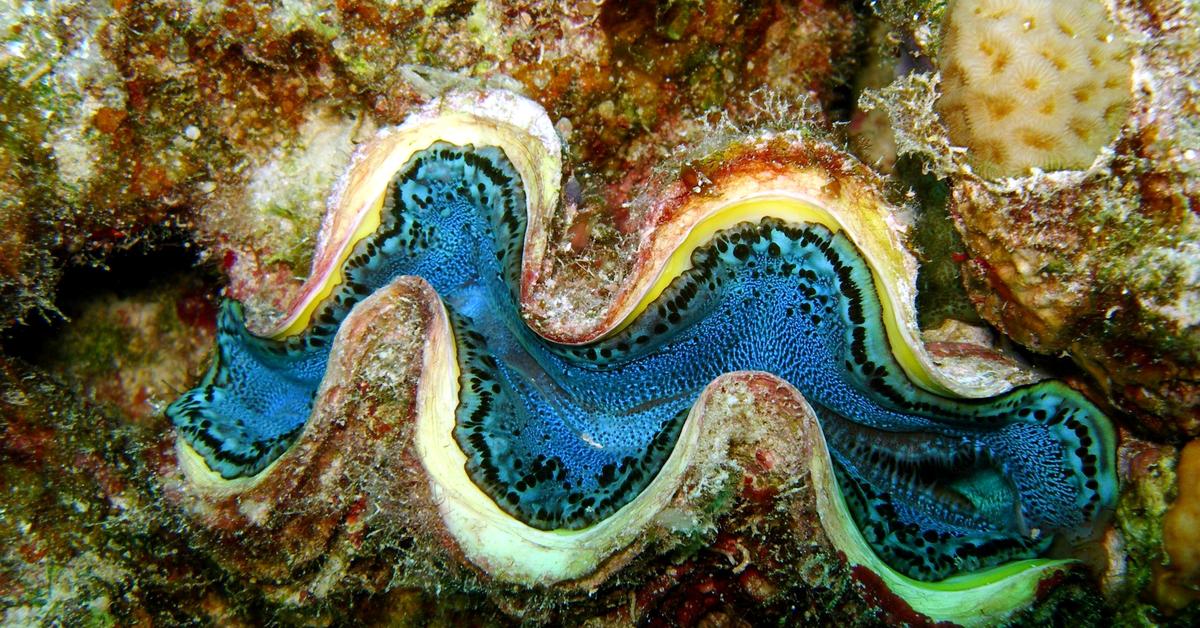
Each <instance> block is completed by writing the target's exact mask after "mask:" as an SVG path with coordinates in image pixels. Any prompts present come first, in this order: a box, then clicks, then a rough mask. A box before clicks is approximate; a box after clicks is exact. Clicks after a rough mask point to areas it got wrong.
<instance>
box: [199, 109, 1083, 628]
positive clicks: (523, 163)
mask: <svg viewBox="0 0 1200 628" xmlns="http://www.w3.org/2000/svg"><path fill="white" fill-rule="evenodd" d="M435 142H447V143H450V144H455V145H474V146H484V145H489V146H498V147H500V148H501V149H502V150H503V151H504V152H505V154H506V156H507V157H508V158H509V160H510V161H511V162H512V164H513V166H514V168H515V169H516V171H517V172H518V173H519V174H520V176H521V180H522V182H523V184H524V186H525V190H526V199H527V215H528V226H527V231H526V235H525V242H524V253H523V254H524V258H523V259H524V270H523V276H522V295H525V294H527V293H528V291H529V286H530V284H532V283H535V282H537V281H539V280H540V279H541V273H542V272H543V269H544V268H549V266H548V265H546V264H545V262H546V259H545V258H546V255H547V250H548V241H547V240H548V233H547V228H546V227H547V225H548V224H549V222H550V220H551V219H552V218H553V216H554V213H555V212H556V211H557V207H558V194H559V180H560V177H561V172H562V161H561V154H560V153H561V145H560V143H559V140H558V138H557V136H556V135H555V133H554V129H553V126H552V125H551V124H550V121H549V118H548V117H546V114H545V112H544V110H542V109H541V107H540V106H539V105H537V104H536V103H534V102H533V101H530V100H528V99H525V98H523V97H520V96H516V95H514V94H511V93H508V92H502V91H490V92H484V93H465V94H455V95H451V96H448V97H446V98H445V99H443V100H440V101H437V102H434V103H432V104H430V105H429V106H427V107H424V108H422V109H421V110H419V111H418V112H417V113H415V114H414V115H413V116H412V117H410V118H409V120H407V121H406V122H405V123H404V124H402V125H401V126H399V127H397V128H394V129H389V130H385V131H382V132H381V133H380V134H379V136H378V137H377V138H375V140H374V141H372V142H370V143H369V144H368V145H366V146H364V147H362V148H361V149H359V150H358V151H357V153H356V155H355V157H354V159H353V162H352V165H351V166H350V169H349V171H348V172H347V173H346V175H345V176H344V177H343V178H342V179H341V180H340V182H339V184H338V186H337V187H336V189H335V190H334V192H333V194H332V197H331V200H330V203H329V210H328V214H327V216H326V218H325V222H324V224H323V226H322V231H321V235H320V238H319V244H318V251H317V254H316V256H315V261H314V263H313V272H312V275H311V276H310V277H309V279H308V280H307V281H306V282H305V284H304V288H303V290H302V296H301V297H300V298H298V299H297V300H296V302H295V304H294V306H293V307H292V308H291V309H290V312H289V315H288V316H287V318H286V319H285V320H284V321H282V322H281V323H280V324H279V325H278V326H277V328H276V329H274V330H273V331H272V335H273V336H274V337H277V338H283V337H287V336H291V335H294V334H296V333H299V332H300V331H302V330H303V329H304V328H306V327H307V325H308V324H309V321H310V319H311V316H312V313H313V310H314V309H315V307H316V305H317V304H318V303H319V302H320V300H321V299H322V298H324V296H327V295H328V294H330V293H331V291H332V290H333V288H334V287H336V286H337V285H338V284H339V283H340V282H341V281H343V280H344V278H343V276H342V271H341V264H342V262H343V261H344V260H345V259H346V258H347V256H348V255H349V251H350V250H351V249H352V248H353V246H354V243H355V242H357V240H358V239H360V238H361V237H364V236H365V235H366V234H368V233H370V232H371V231H372V230H373V229H374V228H375V227H377V226H378V224H379V222H380V211H381V207H382V199H383V195H384V190H385V188H386V186H387V184H388V182H389V181H390V180H391V178H392V177H393V175H394V174H395V173H396V172H397V171H398V170H399V169H400V168H401V167H403V165H404V164H405V163H407V162H408V160H409V159H410V158H411V157H412V155H413V154H415V153H416V152H418V151H420V150H423V149H424V148H427V147H428V146H430V145H432V144H433V143H435ZM789 142H790V148H791V150H792V151H793V152H794V154H797V155H799V154H806V155H811V154H813V153H815V154H819V155H826V154H835V153H838V149H836V147H833V146H832V145H828V144H823V143H820V142H818V141H816V140H811V139H807V138H792V139H791V140H789ZM773 157H775V158H776V159H775V161H774V162H773V163H772V165H771V166H770V167H765V166H764V167H761V168H760V167H755V166H754V160H753V159H751V160H749V161H748V163H750V167H746V168H742V169H740V170H737V171H734V172H731V173H728V174H726V175H724V176H719V177H716V178H715V179H714V181H713V184H712V185H711V186H709V188H708V189H707V190H706V191H705V193H704V194H702V195H701V194H695V195H684V197H683V198H682V199H681V201H680V202H679V203H677V204H676V205H675V206H674V207H672V208H671V211H670V212H669V215H668V214H666V213H664V215H663V216H662V220H660V221H658V222H656V223H655V226H654V227H653V228H652V229H651V231H650V232H649V233H647V234H645V235H644V237H643V247H642V250H641V251H640V252H639V257H638V260H637V262H636V263H635V266H634V269H633V271H632V272H631V274H630V275H629V277H628V278H627V279H626V281H625V286H624V287H623V288H622V289H621V291H620V292H619V294H618V296H617V297H616V298H615V299H614V301H613V302H612V303H611V304H610V306H609V307H608V311H607V312H606V313H605V315H604V316H603V317H602V322H601V324H599V325H598V326H597V327H596V328H594V329H591V330H584V332H583V334H582V335H583V336H588V337H592V338H595V337H599V336H601V335H603V334H606V333H610V332H612V331H613V330H616V329H619V328H620V327H621V326H622V325H623V324H625V323H626V321H628V320H630V319H631V318H633V317H635V316H637V314H638V313H639V312H641V311H642V310H643V309H644V308H645V307H646V305H647V304H649V303H650V302H651V301H652V300H653V299H654V297H655V296H657V295H658V294H659V293H661V292H662V290H663V289H664V288H665V286H666V285H667V283H669V281H670V280H671V279H672V278H673V277H675V276H677V275H678V273H679V272H681V271H682V270H683V269H684V268H685V267H686V264H687V263H688V262H687V260H688V259H689V257H690V252H691V250H692V249H694V248H695V247H696V246H699V245H701V244H703V243H704V242H705V241H706V240H707V239H708V238H710V237H711V236H712V234H713V233H715V232H716V231H719V230H720V229H722V228H724V227H727V226H730V225H732V224H736V223H737V222H741V221H744V220H757V219H761V218H763V217H766V216H775V217H780V218H783V219H786V220H792V221H800V222H817V223H820V224H824V225H826V226H827V227H829V228H831V229H835V230H840V231H843V232H845V233H846V234H847V236H848V237H849V238H850V239H851V240H852V241H854V242H855V243H856V244H857V245H858V246H859V248H860V249H861V251H862V252H863V254H864V256H865V257H866V259H867V261H868V263H869V264H870V266H871V268H872V269H873V272H874V277H875V283H876V287H877V288H878V290H879V294H880V296H881V300H882V302H883V304H884V309H885V311H886V313H887V315H886V316H885V322H886V325H887V334H888V338H889V341H890V342H891V344H892V347H893V350H894V351H895V352H896V355H897V357H898V358H899V360H900V362H901V363H902V365H903V367H904V368H905V370H906V371H908V372H909V375H910V376H911V377H912V378H913V379H914V381H917V382H919V383H920V385H922V386H924V387H926V388H928V389H930V390H933V391H938V392H949V393H956V394H960V395H966V396H984V395H992V394H996V393H998V392H1002V391H1003V390H1005V389H1007V388H1008V387H1009V385H1008V383H1007V382H1006V381H1003V380H1002V379H1000V378H991V379H989V378H988V376H983V377H980V378H979V379H978V380H977V381H969V382H965V383H964V382H962V381H957V380H955V379H954V378H953V377H951V376H950V375H948V374H946V373H943V372H942V371H941V370H940V368H939V367H938V365H937V364H936V363H935V362H934V360H933V359H932V358H931V356H930V355H929V354H928V353H927V352H926V351H925V349H924V345H923V344H922V342H921V340H920V335H919V330H918V328H917V325H916V316H915V308H914V296H915V275H916V261H915V259H914V258H913V257H912V255H911V254H909V253H908V252H907V250H906V248H905V247H904V245H903V241H902V233H903V227H902V224H901V221H900V220H899V219H898V218H897V216H896V210H894V209H893V208H891V207H890V206H888V205H887V204H886V203H885V202H884V200H883V199H882V198H881V196H880V194H879V193H878V191H877V189H878V182H877V180H876V179H875V178H874V176H873V175H871V174H870V173H869V171H868V170H866V169H865V167H862V166H861V165H859V164H857V163H856V162H854V163H852V164H849V165H847V163H849V162H850V161H852V160H849V159H848V158H845V157H839V160H841V162H842V166H841V167H840V168H829V167H827V166H826V165H824V164H823V163H821V160H820V159H813V158H811V156H810V157H809V158H805V159H798V160H796V161H795V162H793V163H788V162H786V160H784V162H783V165H782V166H781V165H780V160H779V159H778V158H779V157H781V155H778V154H775V155H773ZM782 157H787V155H783V156H782ZM430 298H433V297H430ZM434 310H435V313H434V314H433V315H432V316H431V317H430V320H429V321H428V327H427V329H426V335H427V338H426V343H425V346H424V350H423V351H424V352H423V355H422V364H423V371H422V374H421V376H420V379H419V381H418V382H417V402H416V417H415V436H414V446H415V449H416V452H417V454H418V457H419V459H420V460H421V463H422V466H423V467H424V469H425V471H426V473H427V475H428V478H429V482H430V487H431V493H432V496H433V499H434V500H435V502H436V503H437V506H438V509H439V512H440V514H441V517H442V521H443V524H444V526H445V529H446V531H447V532H448V533H449V535H450V536H451V537H452V538H453V539H454V540H455V541H456V543H457V544H458V546H459V548H460V549H461V551H462V552H463V554H464V555H465V556H466V557H467V558H468V559H469V560H470V561H471V562H472V563H473V564H475V565H476V566H478V567H479V568H480V569H482V570H483V571H484V572H486V573H487V574H488V575H489V576H490V577H491V578H493V579H495V580H496V581H500V582H507V583H514V584H519V585H524V586H550V585H554V584H556V583H568V582H570V581H578V580H580V579H582V578H586V577H588V576H589V575H590V574H592V573H594V572H595V571H596V570H597V569H598V568H599V566H600V565H602V564H603V563H604V562H605V561H607V560H609V559H610V558H611V557H612V556H613V555H614V554H616V553H617V552H619V551H620V550H622V549H623V548H626V547H629V546H631V545H633V544H636V543H640V542H644V539H645V538H646V535H647V532H648V531H649V530H650V529H651V528H653V527H654V520H655V517H656V516H657V515H658V514H659V513H660V512H661V511H662V510H663V509H664V508H666V507H667V506H668V505H670V504H672V503H674V502H675V500H676V495H677V493H678V491H679V490H680V487H681V486H682V484H683V480H684V477H685V474H687V473H688V472H689V471H691V470H693V468H694V466H695V461H694V460H693V456H694V454H695V451H696V449H697V445H698V443H699V442H700V440H701V438H703V437H704V435H705V419H704V416H703V415H702V413H701V412H700V411H698V410H697V408H701V407H702V406H703V403H701V402H697V404H696V405H695V406H694V407H693V409H692V413H691V415H689V417H688V419H687V420H686V422H685V424H684V427H683V429H682V431H681V433H680V436H679V440H678V442H677V443H676V446H675V448H674V450H673V451H672V453H671V455H670V456H669V457H668V459H667V461H666V463H665V464H664V466H663V467H662V469H661V470H660V471H659V473H658V474H657V475H656V477H655V478H654V479H653V480H652V482H651V484H650V485H649V486H648V487H647V488H646V489H645V490H644V491H643V492H642V493H641V494H640V495H638V496H637V497H636V498H635V499H634V500H633V501H631V502H630V503H629V504H627V505H626V506H624V507H623V508H621V509H620V510H619V511H618V512H617V513H615V514H614V515H612V516H611V517H610V518H608V519H606V520H604V521H602V522H600V523H597V524H595V525H593V526H591V527H588V528H585V529H582V530H574V531H564V530H555V531H544V530H538V529H535V528H532V527H530V526H527V525H525V524H523V523H521V522H520V521H518V520H516V519H514V518H513V517H511V516H509V515H508V514H507V513H505V512H503V511H502V510H501V509H500V508H499V507H498V506H497V505H496V504H495V503H494V502H493V501H492V500H491V499H490V498H489V497H487V495H486V494H484V493H483V491H482V490H481V489H479V487H477V486H476V485H475V484H474V483H473V482H472V481H471V480H470V478H469V477H468V475H467V473H466V470H465V463H466V457H465V454H464V453H463V452H462V450H461V449H460V448H459V447H458V444H457V443H456V442H455V440H454V438H453V437H452V430H453V428H454V423H455V408H456V407H457V404H458V366H457V359H456V356H455V350H454V341H453V331H452V329H451V327H450V325H449V319H448V316H447V314H446V312H445V309H444V306H442V307H438V308H434ZM351 341H352V340H350V339H347V338H345V337H343V334H340V333H339V334H338V338H337V340H336V341H335V345H336V344H337V343H341V342H351ZM335 350H336V349H335ZM731 376H734V377H736V376H738V374H733V375H729V376H725V377H731ZM712 389H713V387H712V386H711V385H710V386H709V388H707V389H706V390H705V392H704V393H703V394H702V396H701V401H703V400H705V399H707V398H708V396H709V394H710V391H711V390H712ZM792 390H793V392H794V389H792ZM796 394H798V393H796ZM799 423H800V424H801V429H803V430H815V433H816V436H815V439H816V440H815V441H814V442H816V443H819V447H814V448H813V451H812V455H811V457H810V464H809V466H810V468H809V473H810V474H811V476H812V479H813V480H814V482H813V483H812V484H813V486H814V488H815V489H816V491H817V502H818V506H819V510H820V515H821V520H822V523H823V526H824V528H825V531H826V534H827V536H828V537H829V539H830V540H831V541H832V543H833V545H834V546H835V547H836V548H837V549H839V550H841V551H842V552H843V553H844V554H845V556H846V560H847V561H848V562H849V563H850V564H851V565H863V566H866V567H867V568H869V569H871V570H872V571H873V572H875V573H876V574H878V575H879V576H880V577H881V578H883V580H884V581H885V582H886V583H887V585H888V587H889V589H890V590H891V591H892V592H893V593H895V594H896V595H898V596H900V597H901V598H903V599H904V600H905V601H906V602H907V603H908V604H909V605H911V606H912V608H913V609H914V610H915V611H917V612H919V613H922V614H924V615H927V616H929V617H932V618H935V619H938V620H950V621H955V622H958V623H963V624H971V623H976V622H977V620H984V619H990V620H994V619H996V618H997V617H1001V616H1003V615H1004V614H1006V613H1008V612H1010V611H1011V610H1013V609H1015V608H1018V607H1020V606H1023V605H1024V604H1026V603H1027V602H1028V601H1029V600H1031V599H1032V596H1033V591H1034V590H1035V589H1036V584H1037V582H1039V581H1040V580H1041V578H1042V577H1044V576H1045V575H1046V574H1047V573H1049V571H1050V570H1053V569H1058V568H1061V566H1062V564H1063V563H1062V562H1055V561H1029V562H1025V563H1014V564H1011V565H1006V566H1003V567H1000V568H995V569H991V570H988V571H986V572H981V573H979V574H968V575H965V576H956V577H955V578H951V579H948V580H946V581H943V582H940V583H924V582H917V581H913V580H911V579H908V578H905V577H904V576H901V575H900V574H898V573H896V572H894V571H893V570H891V569H890V568H889V567H887V566H886V565H885V564H883V563H882V562H881V561H879V560H878V558H876V557H875V556H874V554H873V552H872V551H871V550H870V548H869V547H868V546H867V545H866V542H865V541H864V540H863V538H862V536H861V534H860V533H858V531H857V528H856V526H855V524H854V523H853V520H852V519H850V516H849V513H848V511H847V509H846V506H845V503H844V502H843V501H842V498H841V496H840V493H838V491H837V488H836V485H835V480H834V479H833V476H832V471H831V470H830V464H831V462H830V459H829V455H828V452H827V450H826V449H825V444H824V439H823V437H821V436H820V430H819V428H818V427H816V422H815V418H813V417H812V415H811V412H809V414H808V416H805V417H799ZM310 427H311V426H306V427H305V430H304V432H303V433H302V434H301V436H300V439H301V441H303V440H304V439H306V438H309V437H310V436H312V435H311V434H310V431H311V430H310ZM298 444H299V443H298ZM188 449H189V448H187V446H186V445H180V459H181V462H182V466H183V467H184V469H185V471H186V472H187V473H188V475H189V477H190V478H191V479H192V480H193V482H195V483H196V484H205V483H212V484H215V485H216V486H217V487H219V490H220V491H221V492H223V493H236V492H238V491H242V490H248V489H249V488H251V487H254V486H257V485H260V484H261V483H263V482H265V481H268V478H269V476H270V475H271V474H272V472H273V470H274V465H272V467H268V469H266V470H265V471H263V472H262V473H260V474H259V475H257V476H255V477H253V478H247V479H246V481H245V484H238V485H234V484H233V483H228V482H226V481H223V480H222V481H220V482H210V481H211V480H212V478H211V477H208V476H207V475H205V473H204V471H205V470H206V468H201V467H202V466H203V461H202V460H200V459H199V456H198V455H196V454H195V452H190V453H189V451H188ZM290 453H291V452H289V454H290ZM287 458H288V454H285V455H284V456H283V457H281V458H280V461H282V460H285V459H287ZM278 462H279V461H277V463H278ZM208 474H209V475H215V474H212V472H211V471H209V472H208ZM221 482H225V484H221ZM988 600H992V601H991V602H989V601H988Z"/></svg>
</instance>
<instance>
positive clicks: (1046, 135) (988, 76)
mask: <svg viewBox="0 0 1200 628" xmlns="http://www.w3.org/2000/svg"><path fill="white" fill-rule="evenodd" d="M944 19H945V22H944V24H943V26H942V28H943V40H942V45H941V52H940V55H939V58H938V63H939V65H940V66H941V70H942V86H941V92H942V97H941V98H940V99H939V100H938V111H939V112H940V113H941V115H942V119H943V120H944V121H945V122H946V125H947V126H948V127H949V129H950V139H951V140H953V141H954V143H956V144H958V145H960V146H965V147H967V148H969V149H970V152H969V158H970V160H971V163H972V165H974V166H975V169H976V170H977V171H978V172H979V173H980V174H982V175H984V176H993V177H994V176H1018V175H1023V174H1026V173H1027V172H1028V171H1029V169H1030V168H1041V169H1042V170H1059V169H1083V168H1087V167H1088V166H1090V165H1091V164H1092V162H1093V161H1095V159H1096V157H1097V155H1098V154H1099V151H1100V148H1101V147H1103V146H1106V145H1108V144H1109V143H1111V142H1112V140H1113V139H1114V138H1115V137H1116V133H1117V131H1118V130H1119V129H1120V128H1121V126H1122V125H1124V123H1125V117H1126V115H1127V112H1128V109H1129V100H1130V95H1129V89H1130V82H1131V80H1132V79H1131V76H1132V73H1133V68H1132V66H1131V65H1130V63H1129V46H1128V44H1127V43H1126V41H1125V34H1124V33H1123V32H1122V31H1121V30H1120V29H1119V28H1118V27H1117V26H1116V25H1115V24H1113V23H1112V22H1111V21H1110V20H1109V19H1108V15H1107V10H1106V8H1105V6H1104V4H1103V3H1102V2H1100V0H1056V1H1054V2H1045V1H1043V0H954V1H953V2H951V3H950V5H949V7H948V8H947V9H946V14H945V18H944Z"/></svg>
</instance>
